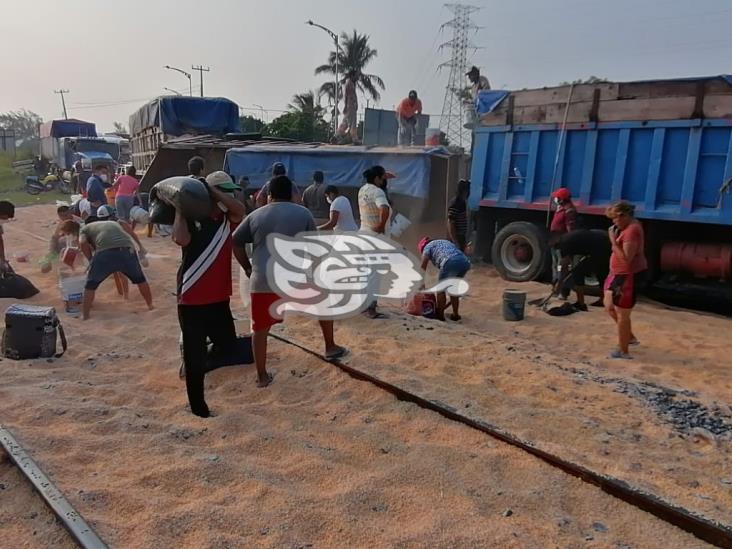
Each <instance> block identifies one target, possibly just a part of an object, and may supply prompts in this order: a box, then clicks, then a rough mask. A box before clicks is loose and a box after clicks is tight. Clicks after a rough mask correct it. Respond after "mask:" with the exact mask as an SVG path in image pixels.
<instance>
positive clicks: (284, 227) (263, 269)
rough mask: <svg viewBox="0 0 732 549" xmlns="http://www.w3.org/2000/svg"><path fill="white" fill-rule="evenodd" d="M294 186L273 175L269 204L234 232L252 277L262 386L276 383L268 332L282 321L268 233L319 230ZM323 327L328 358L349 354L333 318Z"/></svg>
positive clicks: (239, 253)
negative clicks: (271, 277)
mask: <svg viewBox="0 0 732 549" xmlns="http://www.w3.org/2000/svg"><path fill="white" fill-rule="evenodd" d="M292 188H293V185H292V181H290V179H289V178H288V177H287V176H285V175H281V176H278V177H275V178H273V179H272V180H271V181H270V182H269V189H268V192H269V199H268V204H267V205H266V206H263V207H261V208H259V209H257V210H255V211H254V212H252V213H251V214H249V215H248V216H247V217H246V218H245V219H244V221H243V222H242V224H241V225H239V227H238V228H237V229H236V231H235V232H234V235H233V244H234V256H235V257H236V260H237V261H238V262H239V264H240V265H241V266H242V268H243V269H244V272H245V273H246V275H247V276H248V277H249V278H250V286H249V291H250V293H251V320H252V348H253V351H254V362H255V364H256V366H257V378H258V379H257V386H258V387H266V386H267V385H269V384H270V383H271V382H272V376H271V375H270V374H269V373H268V372H267V334H269V330H270V328H271V327H272V326H274V325H275V324H278V323H280V322H282V319H281V318H275V317H273V316H272V314H271V312H270V307H271V306H272V305H273V304H274V303H276V302H277V301H279V300H280V296H279V295H277V294H276V293H274V292H273V291H272V288H271V287H270V285H269V282H268V281H267V263H268V262H269V259H270V256H271V254H270V250H269V249H268V248H267V236H269V235H270V234H281V235H284V236H290V237H294V236H296V235H297V234H298V233H301V232H305V231H314V230H315V221H314V220H313V216H312V214H311V213H310V212H309V211H308V210H307V209H306V208H303V207H302V206H300V205H298V204H294V203H292V202H291V200H292ZM246 244H252V245H253V248H254V251H253V257H252V261H250V260H249V257H248V256H247V253H246V249H245V246H246ZM320 329H321V330H322V332H323V340H324V342H325V355H326V357H328V358H331V359H334V358H340V357H341V356H343V355H344V354H346V352H347V351H346V349H345V348H343V347H339V346H338V345H336V344H335V341H334V339H333V321H332V320H321V321H320Z"/></svg>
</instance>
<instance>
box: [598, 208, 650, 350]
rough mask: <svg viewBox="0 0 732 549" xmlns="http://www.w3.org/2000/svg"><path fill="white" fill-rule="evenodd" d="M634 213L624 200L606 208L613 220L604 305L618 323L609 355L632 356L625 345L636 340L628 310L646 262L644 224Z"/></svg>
mask: <svg viewBox="0 0 732 549" xmlns="http://www.w3.org/2000/svg"><path fill="white" fill-rule="evenodd" d="M634 214H635V206H633V205H632V204H631V203H630V202H625V201H621V202H618V203H617V204H615V205H614V206H611V207H609V208H608V209H607V212H606V215H607V216H608V217H609V218H610V219H612V222H613V224H612V226H611V227H610V229H608V236H609V237H610V245H611V246H612V255H611V256H610V275H609V276H608V277H607V280H605V309H606V310H607V312H608V314H609V315H610V317H612V319H613V320H614V321H615V323H616V324H617V326H618V348H617V349H615V350H614V351H613V352H612V353H610V358H624V359H629V358H632V357H631V356H630V353H629V351H628V347H629V346H630V345H638V344H639V342H638V340H637V339H636V337H635V336H634V335H633V330H632V328H631V324H630V313H631V311H632V310H633V306H634V305H635V301H636V294H637V292H638V290H639V289H641V288H642V286H643V283H644V281H645V272H646V270H647V269H648V263H647V262H646V256H645V254H644V251H643V249H644V244H645V237H644V235H643V225H641V224H640V222H639V221H638V220H637V219H636V218H635V217H634Z"/></svg>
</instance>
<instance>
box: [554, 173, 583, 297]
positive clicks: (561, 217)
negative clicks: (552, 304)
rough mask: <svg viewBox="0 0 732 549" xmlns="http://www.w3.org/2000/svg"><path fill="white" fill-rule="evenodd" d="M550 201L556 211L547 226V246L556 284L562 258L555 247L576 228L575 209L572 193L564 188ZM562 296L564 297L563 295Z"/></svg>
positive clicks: (557, 191) (556, 192)
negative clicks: (555, 207)
mask: <svg viewBox="0 0 732 549" xmlns="http://www.w3.org/2000/svg"><path fill="white" fill-rule="evenodd" d="M552 200H553V201H554V203H555V204H556V206H557V210H556V211H555V212H554V217H553V218H552V223H551V225H550V226H549V245H550V246H551V247H552V248H551V253H552V281H553V282H554V283H557V282H559V280H560V279H561V274H560V268H561V264H562V258H561V256H560V254H559V251H558V250H557V249H556V248H555V246H556V244H557V242H559V239H560V238H562V236H564V235H565V234H567V233H571V232H572V231H574V230H575V229H576V228H577V208H575V206H574V203H573V202H572V193H571V192H570V191H569V189H567V188H566V187H560V188H559V189H557V190H556V191H554V192H553V193H552ZM562 295H563V296H564V294H562ZM567 295H569V294H567ZM564 297H566V296H564Z"/></svg>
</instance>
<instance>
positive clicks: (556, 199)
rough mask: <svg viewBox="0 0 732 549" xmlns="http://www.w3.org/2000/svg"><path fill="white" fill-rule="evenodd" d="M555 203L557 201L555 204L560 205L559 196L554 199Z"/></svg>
mask: <svg viewBox="0 0 732 549" xmlns="http://www.w3.org/2000/svg"><path fill="white" fill-rule="evenodd" d="M554 203H555V204H556V205H557V206H559V199H558V198H555V199H554Z"/></svg>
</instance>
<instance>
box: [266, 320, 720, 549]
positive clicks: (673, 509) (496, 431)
mask: <svg viewBox="0 0 732 549" xmlns="http://www.w3.org/2000/svg"><path fill="white" fill-rule="evenodd" d="M269 335H270V337H272V338H274V339H276V340H278V341H281V342H283V343H286V344H288V345H292V346H293V347H296V348H298V349H300V350H302V351H304V352H306V353H308V354H310V355H313V356H315V357H317V358H319V359H320V360H322V361H323V362H325V363H328V364H331V365H333V366H336V367H337V368H339V369H341V370H342V371H344V372H346V373H347V374H348V375H350V376H351V377H353V378H354V379H357V380H360V381H367V382H369V383H371V384H373V385H375V386H376V387H378V388H380V389H382V390H384V391H387V392H389V393H391V394H392V395H394V396H395V397H396V398H398V399H399V400H404V401H407V402H412V403H414V404H416V405H417V406H420V407H421V408H425V409H427V410H431V411H433V412H436V413H438V414H440V415H441V416H443V417H445V418H447V419H450V420H452V421H456V422H458V423H462V424H463V425H466V426H468V427H471V428H473V429H476V430H478V431H481V432H483V433H485V434H487V435H489V436H491V437H493V438H496V439H498V440H500V441H502V442H505V443H507V444H510V445H511V446H514V447H516V448H519V449H521V450H523V451H524V452H527V453H529V454H531V455H533V456H535V457H537V458H539V459H541V460H542V461H544V462H545V463H547V464H549V465H551V466H552V467H555V468H557V469H560V470H562V471H563V472H565V473H567V474H570V475H572V476H575V477H577V478H579V479H581V480H583V481H584V482H587V483H588V484H592V485H594V486H597V487H599V488H600V489H601V490H603V491H604V492H606V493H608V494H610V495H611V496H614V497H616V498H618V499H620V500H622V501H624V502H626V503H628V504H630V505H632V506H633V507H636V508H637V509H640V510H642V511H646V512H648V513H651V514H652V515H654V516H655V517H657V518H659V519H661V520H663V521H664V522H667V523H669V524H672V525H674V526H676V527H678V528H681V529H682V530H685V531H686V532H689V533H690V534H692V535H694V536H696V537H697V538H699V539H701V540H703V541H706V542H707V543H711V544H712V545H716V546H717V547H723V548H725V549H732V526H729V525H726V524H721V523H719V522H717V521H714V520H711V519H708V518H706V517H704V516H701V515H699V514H697V513H694V512H692V511H689V510H688V509H684V508H683V507H679V506H677V505H673V504H671V503H669V502H667V501H665V500H663V499H662V498H661V497H659V496H657V495H655V494H652V493H649V492H645V491H643V490H640V489H639V488H637V487H634V486H632V485H630V484H628V483H627V482H625V481H623V480H620V479H617V478H614V477H612V476H609V475H604V474H602V473H598V472H595V471H592V470H590V469H588V468H586V467H584V466H582V465H579V464H577V463H573V462H571V461H567V460H566V459H563V458H562V457H560V456H556V455H554V454H551V453H549V452H546V451H544V450H542V449H541V448H538V447H536V446H535V445H534V444H533V443H531V442H528V441H525V440H522V439H521V438H519V437H517V436H515V435H513V434H511V433H509V432H508V431H505V430H503V429H501V428H500V427H497V426H495V425H491V424H489V423H487V422H484V421H481V420H477V419H473V418H470V417H467V416H465V415H463V414H461V413H460V412H459V411H458V410H457V409H455V408H453V407H452V406H449V405H447V404H445V403H443V402H439V401H435V400H429V399H427V398H424V397H422V396H420V395H417V394H415V393H412V392H410V391H408V390H406V389H404V388H402V387H399V386H397V385H395V384H393V383H390V382H388V381H385V380H383V379H381V378H379V377H377V376H374V375H372V374H369V373H367V372H364V371H362V370H359V369H357V368H354V367H352V366H349V365H348V364H345V363H344V362H342V361H340V360H333V359H328V358H326V357H325V356H323V355H322V354H321V353H319V352H317V351H314V350H312V349H310V348H308V347H306V346H305V345H302V344H301V343H298V342H296V341H293V340H291V339H288V338H286V337H284V336H281V335H278V334H273V333H270V334H269Z"/></svg>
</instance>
